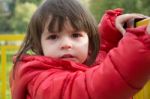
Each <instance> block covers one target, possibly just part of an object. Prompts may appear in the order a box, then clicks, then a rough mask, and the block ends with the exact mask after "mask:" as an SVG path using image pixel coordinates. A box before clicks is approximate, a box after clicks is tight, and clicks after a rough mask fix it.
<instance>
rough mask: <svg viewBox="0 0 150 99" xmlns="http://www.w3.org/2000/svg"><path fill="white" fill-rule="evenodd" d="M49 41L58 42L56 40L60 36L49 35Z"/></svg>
mask: <svg viewBox="0 0 150 99" xmlns="http://www.w3.org/2000/svg"><path fill="white" fill-rule="evenodd" d="M47 39H50V40H56V39H58V35H56V34H53V35H49V36H48V37H47Z"/></svg>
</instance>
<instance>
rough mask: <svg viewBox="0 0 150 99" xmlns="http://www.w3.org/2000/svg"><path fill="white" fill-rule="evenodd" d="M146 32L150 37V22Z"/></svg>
mask: <svg viewBox="0 0 150 99" xmlns="http://www.w3.org/2000/svg"><path fill="white" fill-rule="evenodd" d="M146 32H147V33H148V34H149V35H150V22H149V23H148V25H147V28H146Z"/></svg>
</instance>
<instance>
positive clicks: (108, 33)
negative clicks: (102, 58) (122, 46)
mask: <svg viewBox="0 0 150 99" xmlns="http://www.w3.org/2000/svg"><path fill="white" fill-rule="evenodd" d="M122 13H123V10H122V9H120V8H118V9H114V10H107V11H106V12H105V14H104V15H103V17H102V19H101V21H100V23H99V25H98V31H99V33H100V35H101V50H102V51H106V52H109V50H110V49H112V48H114V47H116V46H117V45H118V42H119V40H120V39H121V38H122V34H121V33H120V32H119V31H118V29H117V28H116V27H115V20H116V17H117V16H119V15H121V14H122Z"/></svg>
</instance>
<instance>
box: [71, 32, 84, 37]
mask: <svg viewBox="0 0 150 99" xmlns="http://www.w3.org/2000/svg"><path fill="white" fill-rule="evenodd" d="M72 37H73V38H78V37H82V34H80V33H73V34H72Z"/></svg>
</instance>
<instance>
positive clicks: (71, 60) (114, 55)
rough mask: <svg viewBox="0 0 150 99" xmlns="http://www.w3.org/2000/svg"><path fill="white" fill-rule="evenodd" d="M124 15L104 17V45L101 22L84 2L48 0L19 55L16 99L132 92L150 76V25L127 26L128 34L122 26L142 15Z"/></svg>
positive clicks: (120, 97) (83, 98) (99, 97)
mask: <svg viewBox="0 0 150 99" xmlns="http://www.w3.org/2000/svg"><path fill="white" fill-rule="evenodd" d="M121 14H122V10H121V9H116V10H109V11H107V12H106V14H105V15H104V16H103V18H102V20H101V23H100V24H99V27H98V28H99V31H100V33H101V45H100V43H99V42H100V40H99V33H98V32H97V24H96V22H95V20H94V19H93V17H92V16H91V14H90V13H89V12H88V11H87V10H86V9H84V8H83V7H82V6H81V5H80V3H79V2H78V1H76V0H46V1H45V2H44V3H43V4H42V5H41V6H40V7H39V8H38V9H37V11H36V12H35V13H34V15H33V17H32V19H31V21H30V23H29V27H28V31H27V35H26V38H25V40H24V42H23V44H22V46H21V48H20V50H19V52H18V54H17V56H16V57H15V58H14V63H15V65H14V68H13V70H12V73H11V77H10V86H11V92H12V99H129V98H130V97H132V96H133V95H134V94H135V93H137V92H138V91H139V90H140V89H141V88H142V87H143V86H144V85H145V83H146V82H147V81H148V79H149V78H148V77H149V76H150V36H149V34H148V33H150V32H149V30H150V29H149V27H150V26H148V28H146V27H140V28H132V29H127V30H126V33H125V34H124V37H123V36H122V34H121V33H120V32H119V30H117V29H116V27H118V26H120V24H122V23H124V22H126V21H127V20H128V19H131V18H137V17H139V15H136V14H125V15H121ZM140 17H141V16H140ZM115 24H116V27H115ZM146 29H147V30H146ZM121 32H122V30H121ZM122 33H124V30H123V32H122ZM30 50H31V51H32V52H34V55H29V54H27V51H30Z"/></svg>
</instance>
